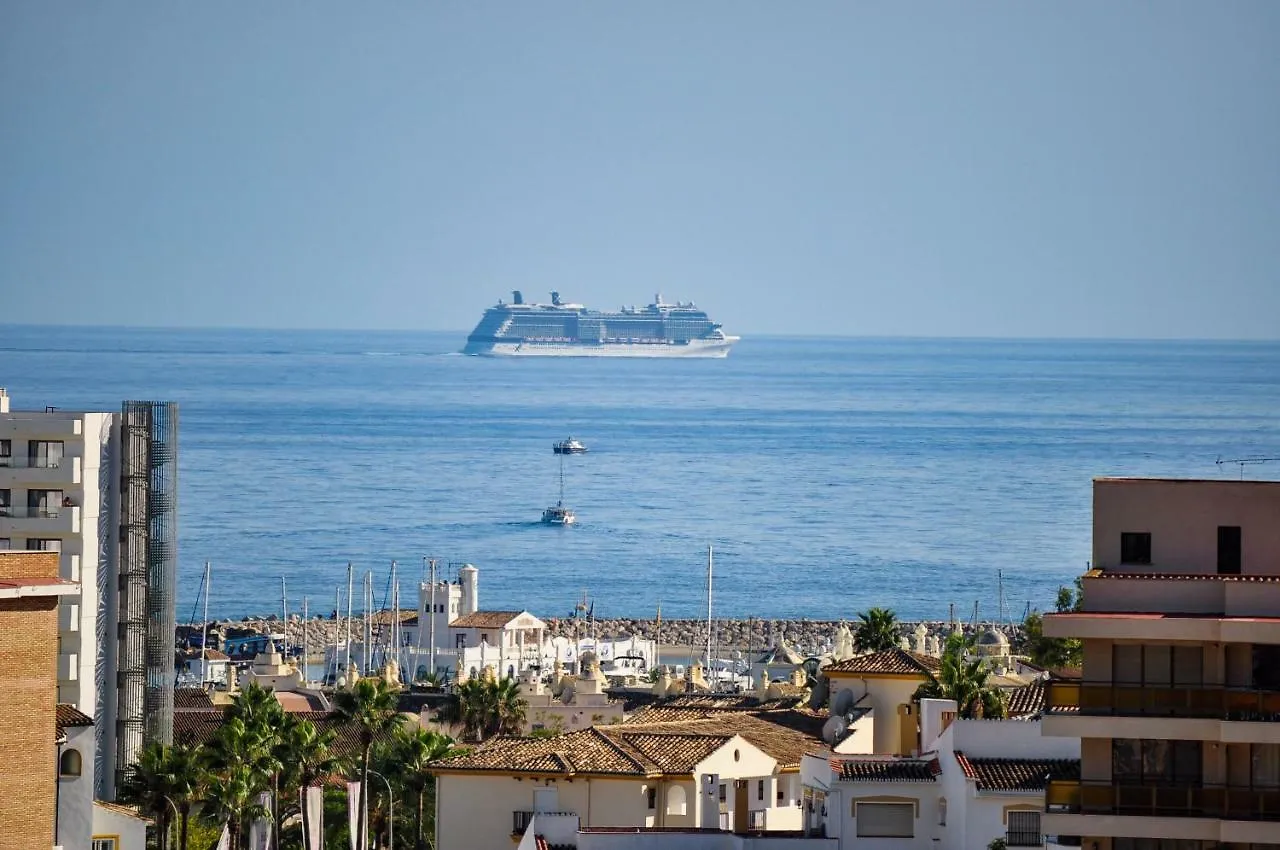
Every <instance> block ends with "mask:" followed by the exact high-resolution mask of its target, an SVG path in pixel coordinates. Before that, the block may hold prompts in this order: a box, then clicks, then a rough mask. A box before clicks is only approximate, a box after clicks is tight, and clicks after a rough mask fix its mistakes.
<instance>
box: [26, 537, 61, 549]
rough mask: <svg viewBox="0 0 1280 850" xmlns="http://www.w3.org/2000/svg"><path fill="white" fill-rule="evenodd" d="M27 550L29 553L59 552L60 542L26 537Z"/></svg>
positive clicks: (45, 538) (55, 539)
mask: <svg viewBox="0 0 1280 850" xmlns="http://www.w3.org/2000/svg"><path fill="white" fill-rule="evenodd" d="M27 549H28V550H29V551H31V552H61V551H62V541H61V540H58V539H57V538H47V537H28V538H27Z"/></svg>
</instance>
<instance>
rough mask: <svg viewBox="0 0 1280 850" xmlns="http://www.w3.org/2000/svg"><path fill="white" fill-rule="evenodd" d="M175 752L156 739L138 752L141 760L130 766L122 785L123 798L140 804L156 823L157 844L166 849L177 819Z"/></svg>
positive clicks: (139, 807) (143, 811) (121, 794)
mask: <svg viewBox="0 0 1280 850" xmlns="http://www.w3.org/2000/svg"><path fill="white" fill-rule="evenodd" d="M176 785H177V783H176V781H175V776H174V754H173V749H172V748H171V747H166V746H164V745H163V744H158V743H152V744H148V745H147V746H145V747H143V748H142V750H141V751H140V752H139V753H138V760H137V762H135V763H134V765H133V766H132V767H131V768H129V773H128V775H127V776H126V777H125V780H124V784H123V785H122V786H121V788H120V797H121V799H122V800H124V801H126V802H129V803H132V804H134V805H135V806H137V807H138V810H139V811H141V812H142V813H143V814H144V815H148V816H150V817H151V818H152V819H153V820H154V821H155V824H156V847H157V848H158V850H166V848H167V847H168V846H169V827H170V825H171V824H172V822H173V813H174V809H175V806H176V803H173V802H172V801H173V796H174V793H175V791H176Z"/></svg>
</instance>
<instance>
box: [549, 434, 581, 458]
mask: <svg viewBox="0 0 1280 850" xmlns="http://www.w3.org/2000/svg"><path fill="white" fill-rule="evenodd" d="M551 448H552V450H553V451H554V452H555V453H556V454H558V455H581V454H586V453H587V447H586V446H584V445H583V444H582V443H581V442H579V441H578V440H575V439H574V438H573V437H570V438H569V439H567V440H561V441H560V442H558V443H555V444H553V445H552V447H551Z"/></svg>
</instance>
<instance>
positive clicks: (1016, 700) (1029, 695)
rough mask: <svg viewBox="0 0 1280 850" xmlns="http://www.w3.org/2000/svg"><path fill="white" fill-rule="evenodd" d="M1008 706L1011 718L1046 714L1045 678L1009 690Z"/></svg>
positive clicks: (1027, 717)
mask: <svg viewBox="0 0 1280 850" xmlns="http://www.w3.org/2000/svg"><path fill="white" fill-rule="evenodd" d="M1007 696H1008V697H1009V703H1008V705H1007V706H1006V708H1007V709H1008V715H1009V717H1010V718H1024V719H1029V718H1035V717H1039V716H1040V715H1041V714H1044V704H1045V680H1044V679H1036V680H1035V681H1034V682H1031V683H1030V684H1028V685H1023V686H1022V687H1020V688H1014V689H1013V690H1012V691H1009V692H1008V694H1007Z"/></svg>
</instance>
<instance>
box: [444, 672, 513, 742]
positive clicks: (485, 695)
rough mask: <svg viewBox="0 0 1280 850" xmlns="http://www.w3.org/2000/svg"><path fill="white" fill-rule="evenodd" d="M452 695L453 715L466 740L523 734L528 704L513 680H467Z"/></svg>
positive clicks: (481, 739)
mask: <svg viewBox="0 0 1280 850" xmlns="http://www.w3.org/2000/svg"><path fill="white" fill-rule="evenodd" d="M454 693H455V695H456V696H457V699H458V707H457V710H456V712H454V713H453V714H454V716H455V717H456V719H457V720H458V721H459V722H461V723H462V728H463V732H462V735H463V738H464V739H465V740H468V741H483V740H484V739H485V738H488V737H491V736H493V735H519V734H520V733H521V732H523V731H524V724H525V717H526V713H527V710H528V707H529V703H528V701H527V700H525V699H524V698H523V697H521V696H520V686H519V684H518V683H517V682H516V680H515V679H501V680H499V681H496V682H491V681H488V680H485V679H468V680H467V681H465V682H463V683H462V684H461V685H459V686H458V687H457V689H456V690H455V691H454Z"/></svg>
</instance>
